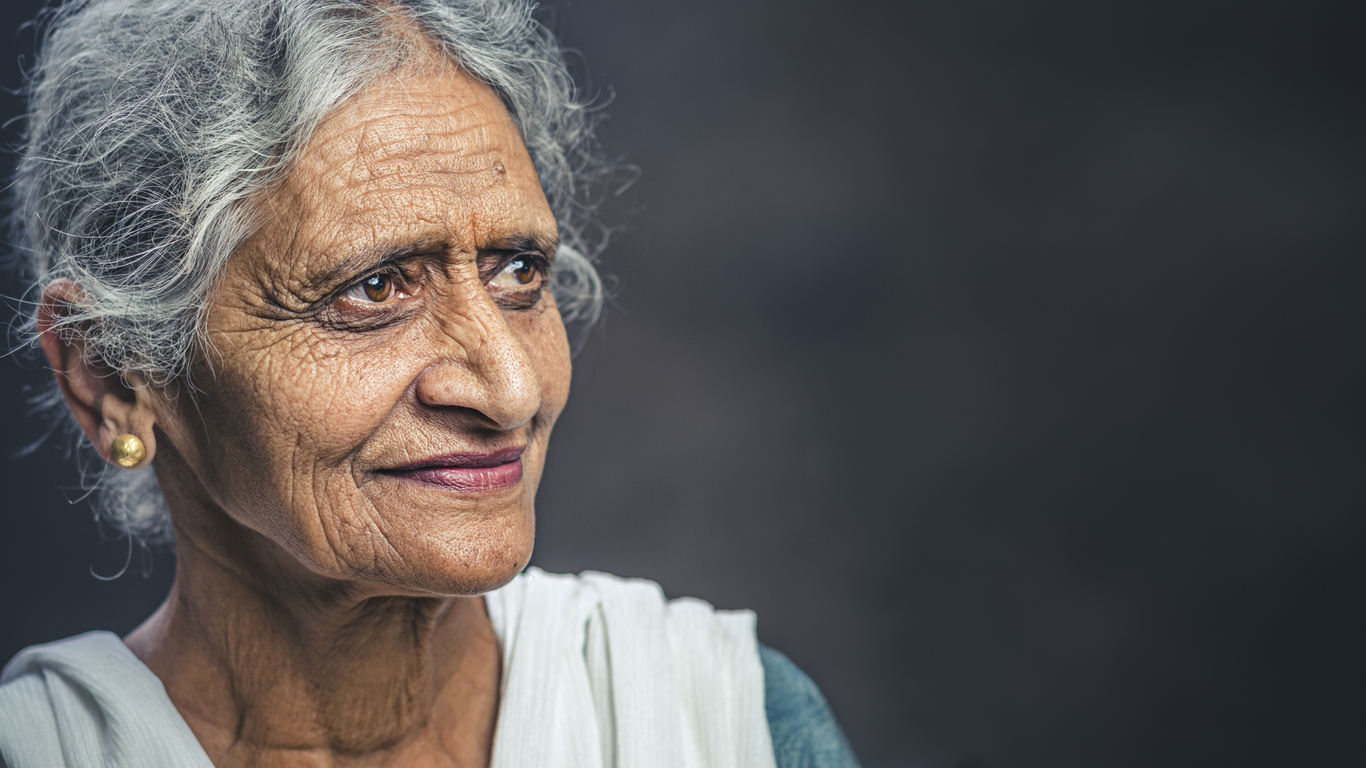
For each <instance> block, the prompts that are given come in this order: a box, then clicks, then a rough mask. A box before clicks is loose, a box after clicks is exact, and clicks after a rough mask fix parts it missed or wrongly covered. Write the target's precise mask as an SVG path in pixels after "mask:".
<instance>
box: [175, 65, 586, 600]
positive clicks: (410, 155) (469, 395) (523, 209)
mask: <svg viewBox="0 0 1366 768" xmlns="http://www.w3.org/2000/svg"><path fill="white" fill-rule="evenodd" d="M428 69H429V71H425V72H411V71H410V72H408V73H406V74H404V75H403V76H401V77H399V76H395V77H393V78H392V79H387V80H382V81H380V82H377V83H375V84H374V85H372V86H370V87H369V88H367V89H366V90H364V91H363V92H362V93H360V94H359V95H358V96H357V97H355V98H353V99H351V100H350V101H348V102H347V103H345V104H344V105H343V106H342V107H341V108H339V109H338V110H337V111H336V112H335V113H334V114H333V115H331V117H330V118H329V119H328V120H327V121H325V122H324V123H323V124H322V126H321V127H320V128H319V130H318V131H317V133H316V134H315V135H314V137H313V138H312V140H311V141H310V143H309V144H308V146H307V147H306V149H305V151H304V152H303V155H302V157H301V158H300V160H299V162H298V164H297V166H296V168H295V169H294V170H293V171H292V173H291V175H290V176H289V177H288V179H287V180H286V181H285V183H284V184H283V186H282V187H281V188H280V189H278V190H276V191H274V192H273V193H272V194H271V195H270V197H269V198H268V199H267V200H266V201H265V202H264V204H263V208H262V211H263V213H264V220H263V221H264V225H263V227H262V228H261V229H260V230H259V232H258V233H257V234H256V235H255V236H254V237H252V238H251V239H250V240H249V241H248V242H246V243H245V244H244V245H243V246H242V247H240V248H239V249H238V250H237V251H236V252H235V253H234V254H233V256H232V257H231V259H230V260H229V262H228V264H227V266H226V267H225V270H224V273H223V275H222V279H221V280H220V281H219V284H218V286H217V288H216V289H215V293H214V295H213V297H212V299H211V302H212V303H211V306H210V308H209V310H208V314H207V338H208V341H209V348H210V349H209V351H208V352H207V353H205V354H204V355H203V359H202V361H201V362H200V363H199V364H197V367H196V369H195V370H194V372H193V374H192V380H193V381H194V384H195V387H196V388H197V392H196V394H195V395H194V396H193V397H182V398H180V399H179V400H177V401H176V402H175V405H174V406H173V409H174V414H175V415H174V417H173V418H171V419H169V422H170V423H167V424H163V428H164V431H165V432H166V434H167V438H168V439H169V441H170V442H171V443H172V444H173V446H174V447H175V449H176V453H178V454H179V455H180V456H181V457H183V459H184V463H185V466H187V467H188V468H189V470H190V473H191V474H192V475H193V476H194V477H195V478H196V479H197V482H198V485H199V486H200V488H201V489H200V490H196V493H198V494H201V495H202V497H203V498H204V499H205V503H204V504H201V505H195V504H191V505H190V506H191V507H196V506H199V507H202V508H203V509H206V510H210V512H207V514H215V515H221V514H226V515H227V516H228V517H229V518H231V519H232V520H234V521H235V522H236V523H237V524H240V525H241V526H245V527H246V528H248V529H251V530H252V531H255V532H256V533H258V534H261V536H263V537H264V539H265V540H268V541H269V542H273V543H274V544H275V545H278V546H279V547H281V548H283V550H284V551H285V552H287V553H288V554H289V555H291V556H292V557H293V558H294V559H296V560H297V561H299V562H301V563H302V564H303V565H305V566H306V567H307V568H308V569H310V570H311V571H313V572H314V573H317V574H320V575H323V576H327V577H334V578H340V579H345V580H348V581H352V582H359V583H368V584H371V585H374V586H375V587H377V588H378V590H379V591H389V592H394V593H399V594H472V593H477V592H482V591H485V590H488V589H491V588H495V587H497V586H499V585H500V584H502V583H504V582H505V581H507V580H508V579H510V578H511V577H512V576H513V575H514V574H516V573H517V572H518V571H520V570H521V569H522V567H523V566H525V564H526V562H527V560H528V559H529V558H530V556H531V547H532V539H533V534H534V527H535V526H534V513H533V500H534V498H535V494H536V486H537V484H538V482H539V479H540V476H541V470H542V467H543V465H544V460H545V452H546V443H547V440H548V439H549V437H550V430H551V427H552V426H553V425H554V423H555V419H556V417H557V416H558V415H559V413H560V410H561V409H562V408H563V406H564V404H565V399H566V398H567V397H568V394H569V377H570V363H569V348H568V344H567V342H566V338H565V332H564V326H563V324H562V322H561V320H560V315H559V313H558V311H557V310H556V308H555V302H554V299H553V298H552V297H551V294H550V288H549V285H548V283H547V280H546V278H547V275H548V272H549V268H550V260H551V259H552V258H553V256H554V252H555V243H556V228H555V219H554V217H553V215H552V214H551V212H550V208H549V206H548V205H547V203H546V200H545V197H544V195H543V194H542V192H541V188H540V184H539V182H538V180H537V177H536V172H535V169H534V168H533V167H532V163H531V159H530V158H529V156H528V155H527V152H526V149H525V147H524V146H523V144H522V141H521V138H520V135H519V133H518V131H517V128H516V127H515V125H514V124H513V122H512V120H511V118H510V117H509V116H508V113H507V110H506V109H505V108H504V107H503V105H502V103H501V102H500V101H499V99H498V97H497V96H496V95H495V94H494V93H493V92H492V91H491V90H490V89H489V88H488V87H486V86H484V85H482V84H481V83H479V82H477V81H475V80H474V79H472V78H471V77H469V76H468V75H466V74H464V73H463V72H461V71H459V70H457V69H456V68H454V67H453V66H450V65H444V66H441V67H429V68H428ZM172 498H174V496H173V497H172ZM182 514H183V513H182ZM196 514H198V513H196ZM177 522H178V526H180V527H185V526H184V524H183V523H184V521H181V520H178V521H177ZM267 546H270V545H269V544H268V545H267Z"/></svg>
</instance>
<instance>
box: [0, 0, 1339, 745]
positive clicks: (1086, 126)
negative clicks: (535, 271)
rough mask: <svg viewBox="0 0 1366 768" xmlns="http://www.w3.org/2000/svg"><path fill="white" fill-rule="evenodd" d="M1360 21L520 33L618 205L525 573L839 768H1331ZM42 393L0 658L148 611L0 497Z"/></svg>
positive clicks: (580, 14)
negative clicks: (745, 634) (749, 633)
mask: <svg viewBox="0 0 1366 768" xmlns="http://www.w3.org/2000/svg"><path fill="white" fill-rule="evenodd" d="M38 5H40V3H37V2H32V1H31V0H7V2H6V3H5V6H4V9H3V11H2V12H0V13H3V17H2V18H3V25H0V41H3V43H2V45H3V46H4V47H0V54H3V55H0V77H2V78H3V84H4V85H6V86H8V87H11V88H12V87H14V86H15V85H17V84H18V82H19V77H18V72H19V65H20V62H21V61H25V60H31V51H32V47H33V39H34V38H33V34H32V32H31V31H20V30H19V29H18V27H19V24H20V22H21V21H23V20H25V19H29V18H32V17H33V15H34V13H35V10H36V8H37V7H38ZM1361 8H1362V6H1361V5H1360V4H1358V3H1347V2H1315V1H1314V0H1301V1H1300V2H1293V3H1292V2H1279V3H1277V2H1249V1H1247V0H1244V1H1243V2H1220V1H1217V0H1186V1H1185V2H1172V1H1169V0H1145V1H1144V2H1124V3H1118V2H1079V1H1077V2H1065V1H1063V0H1028V1H1027V2H1001V1H994V2H993V1H991V0H964V1H962V2H953V3H927V2H895V3H892V2H863V3H817V2H811V1H810V0H748V1H746V2H736V1H735V0H689V2H658V1H656V0H580V1H578V2H554V3H548V4H546V5H545V7H544V9H543V15H544V18H545V20H546V21H547V22H548V23H549V24H550V25H551V26H552V27H553V28H554V29H555V30H556V31H557V32H559V33H560V34H561V36H562V38H563V41H564V42H565V43H566V44H567V45H569V46H571V47H574V48H576V49H578V50H580V51H581V52H582V57H581V58H576V59H575V62H576V63H575V67H576V68H577V69H578V70H579V73H580V74H581V75H582V74H584V73H585V72H586V73H587V74H588V75H589V76H590V77H589V78H587V80H586V84H587V87H588V88H589V90H590V92H594V93H598V94H599V98H600V102H605V101H607V100H608V98H609V96H611V103H610V106H609V107H608V109H607V112H608V114H609V115H610V119H609V120H608V122H606V123H605V124H604V126H603V128H602V131H601V134H602V138H603V141H604V144H605V146H606V148H607V150H608V152H609V153H610V154H612V155H614V156H619V157H622V158H624V159H625V160H626V161H628V162H631V163H635V164H637V165H639V166H640V168H641V169H642V175H641V176H640V178H639V180H638V181H637V182H636V183H635V184H634V185H633V186H631V187H630V188H629V189H628V190H627V191H626V192H625V193H624V194H623V195H621V196H620V197H618V198H616V199H614V200H613V201H611V202H610V203H609V204H608V205H607V207H606V208H605V209H604V216H605V218H606V219H607V221H608V222H609V223H611V224H613V225H616V226H619V227H620V230H619V231H618V232H617V234H616V236H615V237H614V239H613V241H612V244H611V247H610V248H609V250H608V251H607V252H606V254H605V256H604V258H603V269H604V271H605V272H606V273H609V274H611V275H614V276H615V279H616V283H615V285H616V296H617V298H616V299H615V301H614V302H613V303H612V305H611V306H610V307H609V309H608V313H607V316H606V318H605V320H604V322H603V323H602V325H601V326H600V327H599V328H598V329H597V330H596V331H594V332H593V334H592V335H591V336H590V338H589V339H588V340H587V344H586V347H585V349H584V351H583V352H582V353H581V354H580V355H579V357H578V359H577V361H576V371H575V383H574V393H573V396H572V398H571V400H570V405H569V408H568V410H567V411H566V412H565V414H564V416H563V418H562V420H561V422H560V426H559V427H558V429H557V432H556V438H555V442H554V445H553V447H552V449H551V456H550V464H549V468H548V470H547V475H546V477H545V480H544V483H543V489H542V491H541V495H540V503H539V506H538V514H539V522H540V529H539V537H538V542H537V550H536V555H535V559H534V563H535V564H537V565H539V566H541V567H543V568H546V569H548V570H552V571H580V570H584V569H599V570H606V571H611V572H614V573H618V574H621V575H629V576H643V577H648V578H651V579H655V580H657V581H659V582H660V583H661V584H663V586H664V588H665V590H666V591H667V592H668V593H669V594H670V595H673V596H680V595H695V596H699V597H702V598H705V599H707V600H709V601H711V602H713V603H714V604H716V605H718V606H721V607H726V608H739V607H746V608H752V609H754V610H755V611H757V613H758V615H759V634H760V637H761V639H762V640H763V641H764V642H766V643H768V644H770V645H773V646H775V647H777V648H779V649H780V650H782V651H784V652H785V653H787V654H788V655H789V656H791V658H792V659H794V660H795V661H796V662H797V663H798V664H799V665H800V666H801V667H803V668H804V669H805V670H806V671H807V672H808V673H809V674H810V675H811V676H812V677H813V678H814V679H815V680H816V682H817V683H818V684H819V685H820V686H821V688H822V689H823V690H824V691H825V693H826V695H827V696H828V698H829V700H830V702H831V704H832V706H833V707H834V709H835V711H836V713H837V715H838V716H839V718H840V719H841V720H842V722H843V724H844V726H845V728H846V730H847V732H848V734H849V737H850V739H851V740H852V742H853V744H854V746H855V748H856V750H857V751H858V753H859V755H860V757H861V758H862V759H863V761H864V762H865V763H866V765H867V766H868V767H869V768H908V767H911V766H917V767H918V766H934V767H937V768H987V767H990V768H1044V767H1050V768H1065V767H1071V766H1076V767H1078V768H1081V767H1083V766H1115V767H1118V768H1127V767H1128V766H1134V767H1137V766H1152V765H1163V766H1209V765H1239V766H1273V765H1275V766H1282V765H1329V764H1333V765H1343V764H1361V761H1362V760H1363V757H1364V756H1366V747H1363V746H1362V744H1363V741H1362V738H1361V734H1362V727H1363V722H1366V704H1363V695H1362V692H1361V691H1362V686H1363V683H1366V675H1364V674H1363V672H1364V671H1366V670H1363V666H1364V665H1363V661H1362V658H1363V649H1366V619H1364V618H1363V608H1366V601H1363V589H1362V587H1363V583H1364V582H1366V580H1364V579H1363V577H1366V566H1364V565H1363V563H1364V562H1366V561H1364V560H1363V558H1362V556H1361V555H1360V549H1361V546H1362V544H1363V533H1366V515H1364V514H1363V513H1364V512H1366V441H1364V440H1363V435H1364V434H1366V354H1364V353H1366V301H1363V299H1362V290H1363V288H1366V259H1364V258H1363V256H1366V253H1363V246H1364V245H1366V226H1364V223H1363V209H1364V206H1366V157H1364V156H1363V151H1362V150H1363V141H1362V139H1363V136H1366V100H1363V92H1364V91H1363V77H1362V74H1363V69H1364V68H1363V63H1364V62H1363V44H1362V42H1361V40H1362V32H1363V28H1364V27H1363V12H1362V11H1361ZM0 106H2V107H3V116H4V117H5V118H7V119H8V118H11V117H12V116H14V115H16V114H18V113H19V110H20V107H19V102H18V100H17V99H16V98H14V97H13V96H12V95H8V94H7V95H4V96H3V98H0ZM18 131H19V125H17V124H15V123H12V122H11V123H6V125H5V128H4V133H3V138H4V142H5V146H6V147H12V146H13V145H14V143H15V141H16V138H17V136H18V135H19V134H18ZM3 162H4V171H5V173H6V175H8V173H9V172H10V169H11V168H12V165H13V154H12V153H8V154H6V155H5V156H4V161H3ZM16 290H17V287H16V286H15V285H14V284H13V282H12V281H10V282H7V283H5V284H4V285H3V291H4V293H5V295H7V296H13V295H14V294H15V292H16ZM43 377H44V374H43V372H42V369H41V367H40V366H38V365H37V364H36V363H35V362H27V363H24V361H23V360H16V359H14V358H8V359H4V360H0V396H3V398H4V399H5V400H6V401H7V402H9V403H10V406H9V407H8V421H7V422H6V424H5V427H4V428H3V429H0V436H2V437H0V450H3V451H4V452H5V456H6V458H5V459H4V460H0V481H2V482H3V484H4V487H5V488H6V489H7V499H6V507H7V508H8V510H9V511H8V513H7V516H6V518H5V526H6V527H5V535H4V536H3V537H2V538H0V579H3V583H4V585H5V586H4V587H3V590H0V606H2V607H3V616H4V620H3V621H2V622H0V657H3V658H8V657H9V656H10V655H11V654H13V653H14V652H15V651H17V650H18V649H20V648H21V647H23V646H25V645H28V644H31V643H36V642H42V641H48V640H53V639H56V638H59V637H63V636H66V635H70V634H74V633H77V632H81V631H84V630H88V629H94V628H102V629H110V630H113V631H116V632H121V633H122V632H127V631H128V630H130V629H131V628H132V627H134V626H135V625H136V624H137V623H138V622H139V621H140V620H141V619H142V618H143V617H144V616H145V615H146V614H148V613H149V612H150V611H151V610H152V609H153V608H154V607H155V605H157V604H158V603H159V601H160V600H161V597H162V596H163V594H164V592H165V590H166V588H167V585H168V583H169V579H170V577H171V575H172V571H173V569H174V559H173V557H172V556H170V555H168V554H165V553H161V554H155V555H149V554H147V553H144V552H141V551H139V550H136V549H131V550H130V547H129V545H128V543H127V542H126V541H123V540H118V539H112V538H106V537H102V536H101V535H100V533H99V531H98V529H97V528H96V526H95V525H94V524H93V523H92V522H91V519H90V511H89V508H88V506H87V505H85V504H83V503H74V504H73V503H69V502H70V501H71V500H72V499H75V498H76V496H77V494H75V493H73V492H72V491H70V490H63V488H64V487H65V488H68V489H69V488H70V487H71V486H74V485H75V484H76V482H77V476H76V474H75V471H74V469H73V468H71V467H68V466H67V465H66V464H65V463H63V459H62V453H61V447H62V446H61V440H55V441H53V443H52V444H49V445H48V446H47V447H45V448H43V449H41V450H39V451H38V452H37V453H35V454H34V455H31V456H28V457H26V458H21V459H17V460H10V459H8V458H7V457H8V456H9V455H10V454H11V453H13V452H14V451H15V450H17V449H18V448H19V447H20V446H21V445H22V444H23V443H25V442H26V441H28V440H30V439H31V438H33V437H35V436H37V435H38V434H40V433H41V430H42V425H41V424H39V423H36V422H35V421H34V420H32V419H28V420H25V419H23V418H22V417H21V415H20V414H21V412H22V402H23V398H24V397H25V394H26V390H25V388H26V387H30V386H32V385H34V384H36V383H38V382H40V381H42V380H43ZM130 557H131V561H129V558H130ZM126 561H128V562H130V565H129V567H128V569H127V570H128V572H127V573H126V574H125V575H123V576H122V577H121V578H117V579H114V580H110V581H103V580H100V579H99V578H97V576H110V575H113V574H116V573H118V572H119V571H120V570H121V569H122V568H123V566H124V564H125V562H126Z"/></svg>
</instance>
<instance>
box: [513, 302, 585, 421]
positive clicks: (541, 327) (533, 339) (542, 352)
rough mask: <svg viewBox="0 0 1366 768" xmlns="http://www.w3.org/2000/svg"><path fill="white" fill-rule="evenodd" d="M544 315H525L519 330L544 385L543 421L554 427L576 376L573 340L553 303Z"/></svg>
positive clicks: (541, 414)
mask: <svg viewBox="0 0 1366 768" xmlns="http://www.w3.org/2000/svg"><path fill="white" fill-rule="evenodd" d="M548 303H549V306H548V308H547V309H546V310H544V311H533V312H527V313H525V318H524V319H523V320H522V325H523V327H522V328H520V329H519V331H520V332H519V336H521V340H522V344H523V346H524V347H525V349H526V351H527V355H528V357H530V358H531V364H532V366H534V367H535V369H536V373H537V375H538V376H539V378H540V384H541V409H540V414H539V415H540V418H541V419H542V420H543V421H545V422H546V424H545V426H546V428H549V427H550V426H552V425H553V424H554V422H555V419H556V418H558V417H559V415H560V411H562V410H564V405H565V403H566V402H567V401H568V399H569V381H570V378H571V373H572V370H573V368H572V364H571V363H570V353H569V338H568V336H567V335H566V333H565V329H564V323H563V321H561V319H560V313H559V311H558V310H556V309H555V307H554V304H553V302H548Z"/></svg>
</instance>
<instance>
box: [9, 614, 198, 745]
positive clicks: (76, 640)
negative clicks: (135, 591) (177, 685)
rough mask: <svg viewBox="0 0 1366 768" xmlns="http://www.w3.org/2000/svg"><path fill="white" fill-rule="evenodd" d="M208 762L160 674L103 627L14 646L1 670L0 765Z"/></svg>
mask: <svg viewBox="0 0 1366 768" xmlns="http://www.w3.org/2000/svg"><path fill="white" fill-rule="evenodd" d="M65 765H114V766H123V765H139V766H163V765H164V766H177V768H210V763H209V761H208V757H207V756H206V755H205V754H204V751H203V749H202V748H200V746H199V742H198V741H197V740H196V739H195V738H194V734H193V733H192V732H191V731H190V727H189V726H188V725H186V724H185V721H184V720H183V719H182V718H181V717H180V713H179V712H178V711H176V709H175V705H174V704H172V703H171V700H170V698H168V697H167V696H166V689H165V688H163V687H162V685H161V680H160V679H158V678H157V676H156V675H155V674H153V673H152V671H151V670H150V669H148V668H147V667H146V666H144V665H143V664H142V662H141V661H140V660H138V658H137V657H136V656H134V655H133V652H132V651H130V650H128V647H127V646H125V645H124V644H123V641H122V640H120V639H119V638H118V636H117V635H114V634H112V633H109V632H88V633H86V634H84V635H78V636H76V637H71V638H67V639H66V640H59V641H57V642H55V643H48V644H47V645H38V646H34V647H32V648H27V649H25V650H23V651H20V653H19V655H17V656H15V657H14V659H13V660H11V661H10V663H9V664H7V665H6V666H5V671H4V673H3V676H0V767H2V768H49V767H50V766H54V767H55V766H65Z"/></svg>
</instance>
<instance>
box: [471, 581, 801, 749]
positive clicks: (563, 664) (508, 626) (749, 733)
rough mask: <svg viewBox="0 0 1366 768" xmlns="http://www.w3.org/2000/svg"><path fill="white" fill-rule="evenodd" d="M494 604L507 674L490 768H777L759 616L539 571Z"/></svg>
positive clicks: (653, 587)
mask: <svg viewBox="0 0 1366 768" xmlns="http://www.w3.org/2000/svg"><path fill="white" fill-rule="evenodd" d="M485 602H486V604H487V605H488V611H489V618H490V619H491V620H492V622H493V630H494V632H496V633H497V634H498V638H499V641H500V642H501V644H502V649H503V670H504V674H503V692H502V702H501V704H500V707H499V711H498V728H497V731H496V734H495V737H494V742H493V761H492V766H491V768H523V766H544V768H775V764H774V758H773V744H772V741H771V739H770V737H769V730H768V719H767V716H766V715H765V713H764V671H763V666H762V664H761V662H760V661H759V646H758V641H757V640H756V638H755V634H754V614H753V613H751V612H750V611H717V610H714V609H713V608H712V607H711V606H710V605H708V604H707V603H705V602H702V601H701V600H693V599H690V598H683V599H680V600H674V601H672V602H671V601H668V600H665V599H664V594H663V592H662V591H661V590H660V588H659V585H658V584H655V583H654V582H651V581H643V580H640V579H619V578H617V577H615V576H609V575H607V574H604V573H591V572H590V573H585V574H583V575H582V576H560V575H553V574H548V573H545V572H543V571H540V570H538V569H535V568H532V569H529V570H528V572H527V573H525V574H522V575H521V576H518V577H517V578H516V579H515V580H514V581H513V582H512V583H511V584H509V585H507V586H506V587H503V588H502V589H500V590H498V591H497V592H494V593H491V594H490V595H488V597H487V598H486V600H485Z"/></svg>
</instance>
